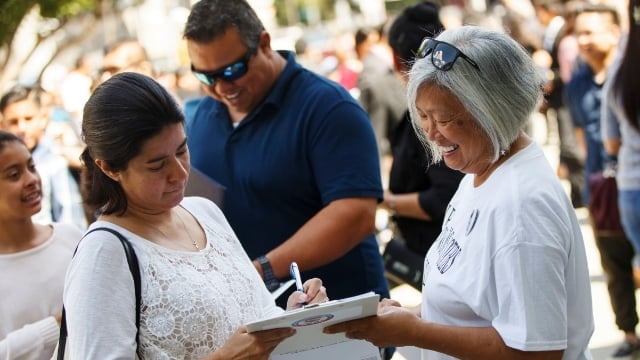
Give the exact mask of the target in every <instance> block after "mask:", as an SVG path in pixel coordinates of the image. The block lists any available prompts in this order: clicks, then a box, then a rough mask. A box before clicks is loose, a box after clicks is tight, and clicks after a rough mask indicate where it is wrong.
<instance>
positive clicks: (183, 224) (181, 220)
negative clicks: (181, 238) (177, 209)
mask: <svg viewBox="0 0 640 360" xmlns="http://www.w3.org/2000/svg"><path fill="white" fill-rule="evenodd" d="M178 219H180V222H181V223H182V228H183V229H184V232H186V233H187V236H188V237H189V240H191V243H192V244H193V246H194V247H195V248H196V250H198V251H200V246H198V243H197V242H196V241H195V239H194V238H192V237H191V233H190V232H189V231H188V230H187V225H185V223H184V220H183V219H182V216H181V215H180V214H178Z"/></svg>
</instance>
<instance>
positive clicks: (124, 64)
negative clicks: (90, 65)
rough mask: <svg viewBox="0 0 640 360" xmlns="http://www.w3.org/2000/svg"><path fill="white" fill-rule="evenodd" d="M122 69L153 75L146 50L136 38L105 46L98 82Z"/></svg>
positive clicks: (122, 70)
mask: <svg viewBox="0 0 640 360" xmlns="http://www.w3.org/2000/svg"><path fill="white" fill-rule="evenodd" d="M124 71H131V72H137V73H140V74H143V75H147V76H153V75H154V72H153V67H152V66H151V62H150V61H149V56H148V55H147V51H146V50H145V48H144V46H142V44H141V43H140V42H139V41H137V40H132V39H125V40H120V41H118V42H116V43H114V44H113V45H111V46H109V47H107V48H105V51H104V58H103V59H102V68H101V69H100V79H99V82H98V83H102V82H103V81H105V80H107V79H109V78H110V77H112V76H113V75H116V74H119V73H121V72H124Z"/></svg>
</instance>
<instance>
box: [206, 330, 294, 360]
mask: <svg viewBox="0 0 640 360" xmlns="http://www.w3.org/2000/svg"><path fill="white" fill-rule="evenodd" d="M295 333H296V331H295V330H294V329H293V328H279V329H271V330H263V331H257V332H253V333H249V332H247V328H246V327H244V326H241V327H240V328H239V329H238V330H236V332H235V333H233V335H231V337H229V339H227V341H226V342H225V343H224V345H222V347H221V348H219V349H218V350H217V351H216V352H214V353H213V354H212V356H211V357H210V358H209V359H210V360H217V359H227V360H267V359H268V358H269V355H270V354H271V352H272V351H273V349H275V347H276V346H278V344H280V343H281V342H282V340H284V339H286V338H288V337H290V336H292V335H293V334H295Z"/></svg>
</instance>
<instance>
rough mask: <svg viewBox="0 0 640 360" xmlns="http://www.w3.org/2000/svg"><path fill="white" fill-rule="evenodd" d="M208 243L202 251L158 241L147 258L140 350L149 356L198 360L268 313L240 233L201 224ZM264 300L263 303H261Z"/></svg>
mask: <svg viewBox="0 0 640 360" xmlns="http://www.w3.org/2000/svg"><path fill="white" fill-rule="evenodd" d="M201 225H202V227H203V229H204V231H205V234H206V236H207V239H208V242H207V247H206V248H205V249H203V250H202V251H200V252H199V253H190V252H177V251H173V250H170V249H165V248H161V247H158V246H155V245H153V244H149V245H146V244H145V246H146V247H147V248H148V249H147V250H148V252H147V258H146V260H147V261H144V263H143V262H141V264H140V265H141V272H142V306H141V316H140V335H139V336H140V338H139V346H138V349H139V353H140V355H141V357H142V358H144V359H198V358H201V357H203V356H204V355H206V354H209V353H211V352H213V351H215V350H216V349H218V348H219V347H220V346H222V345H223V344H224V342H225V341H226V340H227V339H228V338H229V336H231V334H233V333H234V332H235V330H236V329H237V328H238V327H239V326H240V325H242V324H244V323H246V322H249V321H251V320H255V319H258V318H260V317H261V316H262V312H263V310H262V309H261V308H260V307H259V306H256V302H257V301H256V298H255V294H256V289H257V288H258V287H259V286H262V285H261V284H259V283H257V281H260V280H259V277H258V276H257V273H256V276H250V274H252V271H254V269H253V265H252V264H251V262H250V261H248V259H247V258H246V255H245V253H244V250H243V249H242V246H241V244H240V242H239V241H237V240H236V238H235V236H234V235H233V234H232V233H230V232H229V231H227V230H226V229H224V228H222V227H221V226H217V225H218V224H207V223H205V222H201ZM258 303H259V302H258Z"/></svg>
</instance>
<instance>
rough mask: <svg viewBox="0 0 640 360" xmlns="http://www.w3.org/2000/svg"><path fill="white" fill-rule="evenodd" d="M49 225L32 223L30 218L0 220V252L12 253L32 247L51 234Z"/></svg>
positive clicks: (51, 230) (51, 229)
mask: <svg viewBox="0 0 640 360" xmlns="http://www.w3.org/2000/svg"><path fill="white" fill-rule="evenodd" d="M52 232H53V228H52V227H51V226H44V225H39V224H34V223H33V222H32V221H31V218H28V219H24V220H19V221H16V220H12V221H2V222H0V254H14V253H18V252H22V251H26V250H29V249H32V248H34V247H36V246H38V245H40V244H42V243H43V242H45V241H46V240H47V239H48V238H49V237H50V236H51V234H52Z"/></svg>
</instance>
